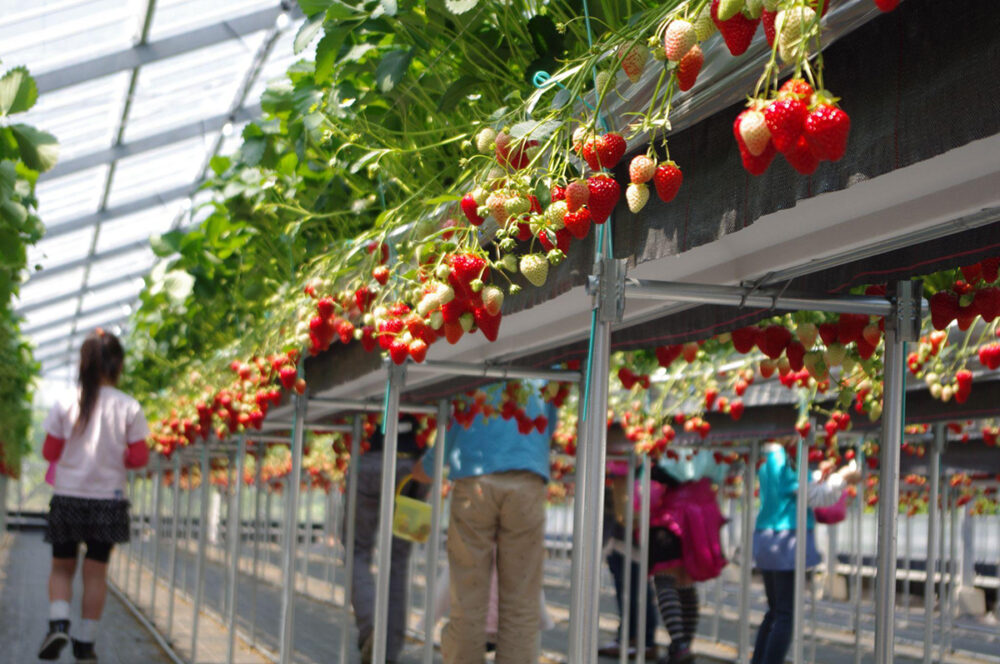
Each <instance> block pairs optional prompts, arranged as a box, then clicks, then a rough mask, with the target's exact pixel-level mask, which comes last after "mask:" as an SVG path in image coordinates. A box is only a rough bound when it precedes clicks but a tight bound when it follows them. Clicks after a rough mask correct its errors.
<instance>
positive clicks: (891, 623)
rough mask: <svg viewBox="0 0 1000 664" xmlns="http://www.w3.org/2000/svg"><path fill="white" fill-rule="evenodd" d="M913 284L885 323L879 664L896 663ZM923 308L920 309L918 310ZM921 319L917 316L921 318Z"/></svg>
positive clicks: (904, 287) (900, 287) (901, 290)
mask: <svg viewBox="0 0 1000 664" xmlns="http://www.w3.org/2000/svg"><path fill="white" fill-rule="evenodd" d="M912 287H913V284H912V283H909V282H903V283H898V284H897V288H896V296H897V300H896V304H895V307H894V312H893V315H889V316H886V319H885V357H884V360H883V366H884V368H883V385H884V388H883V393H882V401H883V404H884V406H883V409H882V435H881V438H880V440H881V450H880V452H881V462H880V469H881V471H880V475H879V504H878V516H879V523H878V551H877V556H876V559H877V564H876V569H877V570H878V574H877V575H876V578H875V593H876V596H875V664H892V661H893V650H894V648H895V628H896V625H895V618H896V527H897V522H898V519H899V448H900V444H901V443H902V440H903V410H904V408H905V407H906V393H905V386H904V384H903V372H904V370H905V369H906V363H905V359H906V341H905V340H906V339H908V338H910V337H911V336H912V325H911V323H912V318H913V308H914V304H915V303H914V298H913V288H912ZM917 306H919V305H917ZM917 320H919V316H917Z"/></svg>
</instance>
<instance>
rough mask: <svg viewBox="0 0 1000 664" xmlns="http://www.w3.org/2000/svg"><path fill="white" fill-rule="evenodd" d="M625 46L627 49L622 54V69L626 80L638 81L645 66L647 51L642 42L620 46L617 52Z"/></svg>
mask: <svg viewBox="0 0 1000 664" xmlns="http://www.w3.org/2000/svg"><path fill="white" fill-rule="evenodd" d="M626 48H627V49H628V51H627V52H626V53H625V54H624V55H623V56H622V70H624V71H625V75H626V76H628V80H630V81H632V82H633V83H638V82H639V78H640V77H641V76H642V70H643V68H644V67H645V66H646V59H647V58H648V57H649V51H648V50H647V49H646V47H645V46H643V45H642V44H633V45H632V46H631V47H629V46H621V47H620V49H619V53H621V51H622V50H624V49H626Z"/></svg>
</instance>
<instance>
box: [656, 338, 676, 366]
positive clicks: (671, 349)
mask: <svg viewBox="0 0 1000 664" xmlns="http://www.w3.org/2000/svg"><path fill="white" fill-rule="evenodd" d="M680 354H681V345H680V344H674V345H673V346H658V347H657V348H656V361H657V362H658V363H659V364H660V366H661V367H664V368H666V367H669V366H670V365H671V364H673V362H674V360H676V359H677V358H678V357H679V356H680Z"/></svg>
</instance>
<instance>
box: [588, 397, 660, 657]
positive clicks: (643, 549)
mask: <svg viewBox="0 0 1000 664" xmlns="http://www.w3.org/2000/svg"><path fill="white" fill-rule="evenodd" d="M604 383H605V384H607V381H604ZM604 411H605V409H602V410H601V414H602V415H603V414H604ZM601 466H602V467H603V466H604V463H603V461H602V463H601ZM651 474H652V463H651V462H650V459H649V455H648V454H644V455H643V456H642V488H641V489H640V492H641V493H642V496H641V502H640V503H639V583H638V591H639V597H638V600H639V603H638V605H636V607H635V610H636V611H637V612H638V613H639V615H638V616H636V617H637V618H638V621H637V622H636V629H635V633H636V644H638V643H639V641H638V639H639V638H641V639H643V640H644V641H645V638H646V600H647V597H648V595H649V593H648V592H646V588H648V587H649V492H650V486H649V484H650V475H651ZM628 562H629V564H631V561H628ZM594 585H595V586H596V585H597V584H596V583H595V584H594ZM595 631H596V626H595ZM640 635H641V636H640ZM645 645H646V644H645V643H643V644H642V646H643V647H640V646H638V645H637V646H636V649H635V657H636V662H637V664H646V648H645V647H644V646H645Z"/></svg>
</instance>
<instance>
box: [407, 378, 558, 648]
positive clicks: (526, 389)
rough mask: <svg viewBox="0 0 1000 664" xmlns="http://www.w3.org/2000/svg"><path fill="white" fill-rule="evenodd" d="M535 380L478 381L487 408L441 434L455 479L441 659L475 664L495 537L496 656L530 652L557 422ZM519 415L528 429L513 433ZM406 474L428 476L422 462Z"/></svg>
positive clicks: (482, 642) (482, 639)
mask: <svg viewBox="0 0 1000 664" xmlns="http://www.w3.org/2000/svg"><path fill="white" fill-rule="evenodd" d="M538 387H539V386H538V385H537V384H535V383H530V382H523V383H521V384H520V385H519V386H517V387H514V386H512V385H510V384H507V385H504V384H495V385H491V386H489V387H486V388H483V391H485V392H486V394H487V399H486V403H489V404H491V405H492V406H493V410H494V411H495V414H494V415H493V416H492V417H489V418H485V417H484V416H483V414H482V413H480V414H478V415H476V418H475V420H473V422H472V424H471V426H469V427H468V428H463V427H462V426H459V425H457V424H455V423H454V422H453V423H452V424H451V426H450V427H449V430H448V433H447V435H446V437H445V458H446V459H447V460H448V465H449V470H450V475H449V476H450V479H451V480H452V482H453V486H452V494H451V496H452V498H451V521H450V526H449V529H448V564H449V567H450V570H451V571H450V574H451V619H450V621H449V623H448V624H447V625H446V626H445V628H444V632H443V634H442V643H441V652H442V655H443V657H444V661H445V664H479V663H480V662H483V661H484V659H485V654H486V612H487V605H488V602H489V592H490V575H491V569H492V564H493V549H494V546H495V547H496V557H497V575H498V585H499V595H500V606H499V624H498V635H497V644H496V661H497V662H498V663H499V664H530V663H531V662H537V661H538V650H539V630H540V627H539V625H540V621H539V607H538V596H539V592H540V590H541V587H542V565H543V563H544V561H545V502H546V496H547V490H546V484H547V483H548V478H549V442H550V440H551V437H552V431H553V429H554V426H555V410H554V408H552V407H550V406H546V405H545V404H544V403H543V402H542V400H541V398H540V397H539V395H538ZM508 401H514V402H515V403H519V404H524V405H523V406H522V409H523V412H518V413H516V414H511V411H512V410H513V409H512V408H511V407H510V406H509V405H508V407H507V408H506V409H505V408H504V403H505V402H508ZM481 404H482V402H481ZM488 410H489V409H488ZM500 413H505V414H507V415H510V417H509V419H505V418H504V417H503V416H501V415H500ZM519 418H520V419H521V423H522V425H523V424H524V423H525V420H526V419H528V418H530V419H532V420H533V421H534V425H533V427H532V429H531V431H530V432H529V433H520V431H519V427H518V421H517V420H518V419H519ZM522 428H523V429H526V427H524V426H522ZM413 475H414V477H415V478H416V479H418V480H422V481H426V482H429V481H430V478H429V477H428V476H427V475H426V473H425V472H424V469H423V464H422V463H418V464H417V466H416V467H415V468H414V471H413Z"/></svg>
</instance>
